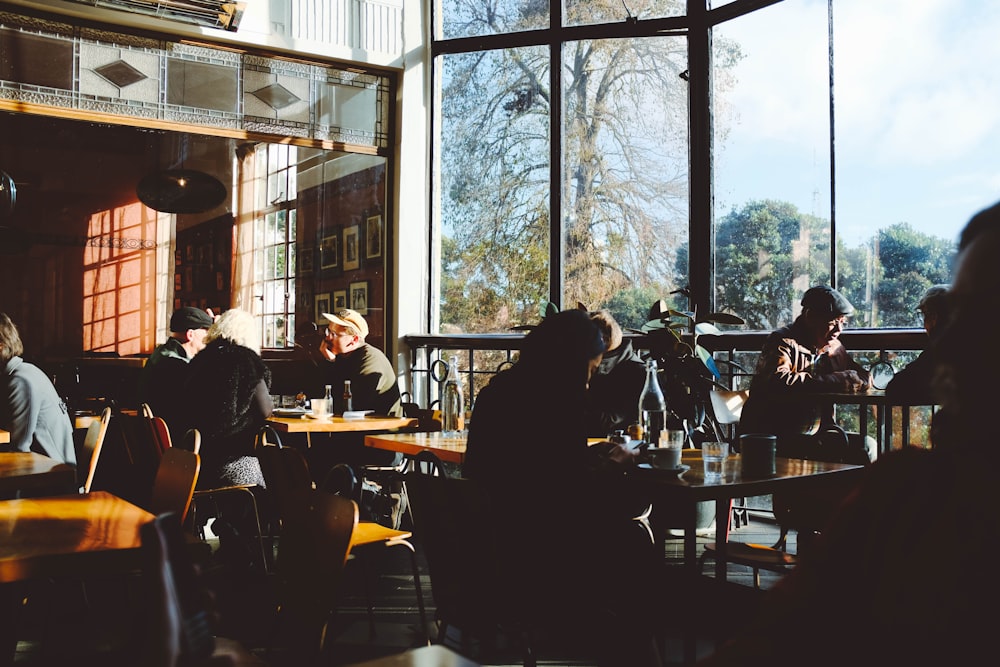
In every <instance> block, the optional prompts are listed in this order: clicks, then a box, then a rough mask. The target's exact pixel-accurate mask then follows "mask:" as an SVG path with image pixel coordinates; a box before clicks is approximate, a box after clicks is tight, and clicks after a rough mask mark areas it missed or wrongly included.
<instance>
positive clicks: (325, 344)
mask: <svg viewBox="0 0 1000 667" xmlns="http://www.w3.org/2000/svg"><path fill="white" fill-rule="evenodd" d="M319 353H320V354H322V355H323V358H324V359H326V360H327V361H333V360H334V359H336V358H337V355H336V354H334V353H333V350H331V349H330V342H329V341H328V340H327V339H326V336H324V337H323V340H321V341H320V342H319Z"/></svg>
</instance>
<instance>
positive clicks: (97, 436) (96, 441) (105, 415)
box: [78, 408, 111, 493]
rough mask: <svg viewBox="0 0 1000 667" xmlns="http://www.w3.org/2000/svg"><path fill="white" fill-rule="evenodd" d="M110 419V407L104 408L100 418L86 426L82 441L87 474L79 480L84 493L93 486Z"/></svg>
mask: <svg viewBox="0 0 1000 667" xmlns="http://www.w3.org/2000/svg"><path fill="white" fill-rule="evenodd" d="M110 421H111V408H104V410H102V411H101V416H100V418H99V419H96V420H94V421H92V422H90V426H88V427H87V437H86V438H84V441H83V452H84V456H85V457H86V460H87V462H88V463H87V467H86V470H87V475H86V477H84V478H83V480H82V481H81V487H82V489H83V492H84V493H90V491H91V489H92V487H93V486H94V478H95V477H96V476H97V462H98V460H99V459H100V457H101V450H102V449H103V448H104V440H105V438H106V437H107V434H108V424H109V423H110ZM82 460H83V459H81V461H82ZM78 470H83V468H82V467H80V468H78Z"/></svg>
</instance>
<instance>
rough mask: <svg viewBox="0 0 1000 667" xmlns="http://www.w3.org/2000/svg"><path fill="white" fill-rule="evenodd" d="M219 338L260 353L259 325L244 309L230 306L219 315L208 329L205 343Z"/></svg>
mask: <svg viewBox="0 0 1000 667" xmlns="http://www.w3.org/2000/svg"><path fill="white" fill-rule="evenodd" d="M220 338H221V339H222V340H228V341H229V342H231V343H235V344H236V345H242V346H243V347H248V348H250V349H251V350H253V351H254V352H256V353H257V354H260V326H259V325H258V324H257V320H256V319H254V316H253V315H251V314H250V313H248V312H247V311H245V310H240V309H239V308H230V309H229V310H227V311H226V312H224V313H222V314H221V315H219V317H217V318H216V320H215V322H213V323H212V326H211V327H209V329H208V335H207V336H205V345H208V344H209V343H211V342H212V341H215V340H218V339H220Z"/></svg>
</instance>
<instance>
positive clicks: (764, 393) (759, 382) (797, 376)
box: [739, 285, 876, 463]
mask: <svg viewBox="0 0 1000 667" xmlns="http://www.w3.org/2000/svg"><path fill="white" fill-rule="evenodd" d="M853 312H854V306H852V305H851V303H850V301H848V300H847V299H846V298H845V297H844V295H842V294H841V293H840V292H838V291H837V290H835V289H833V288H832V287H829V286H827V285H818V286H816V287H811V288H810V289H808V290H806V293H805V295H804V296H803V297H802V313H801V314H800V315H799V316H798V317H797V318H795V321H794V322H792V324H790V325H788V326H785V327H782V328H781V329H778V330H777V331H774V332H772V333H771V334H770V335H769V336H768V337H767V340H765V341H764V346H763V348H762V349H761V353H760V357H759V358H758V361H757V367H756V369H755V370H754V376H753V380H752V381H751V384H750V396H749V398H748V399H747V403H746V405H745V406H744V407H743V414H742V416H741V417H740V425H739V430H740V432H741V433H773V434H775V435H777V436H778V455H779V456H788V457H793V458H828V459H833V460H838V459H839V460H844V461H846V462H850V463H867V462H868V461H870V460H874V457H875V455H876V452H875V449H876V447H875V443H874V442H873V441H870V439H869V438H866V437H863V436H861V434H857V433H852V434H847V437H848V444H847V450H846V451H844V449H843V446H842V444H843V443H842V439H843V435H842V430H840V429H839V427H837V426H836V423H835V421H834V416H833V404H832V403H828V404H820V403H817V402H814V401H808V400H790V399H794V398H795V397H796V396H799V395H801V394H805V393H816V392H863V391H867V390H868V388H869V386H870V383H871V380H870V376H869V374H868V371H867V370H865V369H864V368H862V367H861V366H860V365H859V364H858V363H857V362H856V361H854V359H852V358H851V356H850V355H849V354H848V353H847V349H846V348H845V347H844V345H843V343H841V342H840V340H839V336H840V332H841V331H843V329H844V327H845V326H846V325H847V318H848V316H849V315H851V314H852V313H853ZM837 430H840V434H837V433H836V431H837ZM831 433H832V434H833V435H839V436H840V440H841V443H840V445H841V446H840V447H835V449H834V450H833V451H831V450H830V449H829V444H827V443H824V442H821V439H823V438H824V437H827V436H829V435H831ZM828 440H829V438H828ZM824 444H826V445H827V446H826V447H825V448H824V446H823V445H824Z"/></svg>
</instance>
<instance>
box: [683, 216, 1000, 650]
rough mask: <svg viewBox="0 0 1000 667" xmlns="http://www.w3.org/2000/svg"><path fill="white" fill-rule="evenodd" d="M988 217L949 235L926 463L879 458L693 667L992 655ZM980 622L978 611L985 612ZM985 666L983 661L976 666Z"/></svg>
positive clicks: (992, 334) (896, 454) (999, 311)
mask: <svg viewBox="0 0 1000 667" xmlns="http://www.w3.org/2000/svg"><path fill="white" fill-rule="evenodd" d="M998 256H1000V204H996V205H994V206H993V207H991V208H988V209H986V210H984V211H981V212H979V213H977V214H976V215H975V216H973V218H972V219H971V220H970V221H969V223H968V225H966V227H965V229H964V230H963V231H962V234H961V236H960V240H959V254H958V259H957V262H956V269H955V276H954V280H953V282H952V284H951V287H950V289H949V300H950V301H951V306H952V311H951V317H950V320H949V322H948V323H947V325H946V326H945V330H944V331H942V333H941V335H940V336H939V337H937V338H936V340H935V341H934V343H932V348H933V349H934V350H935V354H937V355H939V356H938V372H937V373H936V374H935V376H934V380H933V381H932V391H933V398H934V400H935V402H936V403H937V404H939V405H940V406H941V409H940V410H939V411H938V412H937V413H936V414H935V416H934V424H933V426H934V428H933V436H932V437H933V449H929V450H928V449H924V448H919V447H909V448H906V449H903V450H898V451H892V452H888V453H886V454H884V455H883V456H880V457H879V460H878V461H877V462H876V463H874V464H873V465H872V466H870V467H869V468H868V469H867V470H866V473H865V478H864V479H863V480H862V481H861V484H860V486H859V488H858V489H857V490H856V491H855V493H853V494H852V495H851V496H850V497H849V499H848V500H847V502H846V503H845V505H843V506H842V507H841V508H840V510H839V511H838V512H837V514H836V515H835V516H834V518H833V520H832V521H831V522H830V523H829V524H828V525H827V527H826V528H825V529H824V530H823V531H822V533H821V534H820V536H819V537H818V538H817V540H816V541H815V544H814V545H813V548H812V550H811V551H810V552H808V553H802V554H800V557H799V563H798V565H797V566H796V567H795V569H793V570H792V571H791V572H790V573H788V574H787V575H786V576H785V577H783V578H782V579H781V581H779V582H778V583H777V584H776V586H775V587H774V588H773V589H771V590H770V591H768V592H767V593H766V594H765V596H764V598H763V600H762V601H761V607H760V609H759V611H758V613H756V614H754V615H753V616H752V617H749V618H746V619H744V620H745V621H746V622H741V623H740V624H739V632H738V633H737V636H736V637H734V638H733V639H731V640H730V641H729V642H727V643H726V644H725V645H724V646H722V647H721V648H719V649H718V650H717V651H716V652H714V653H713V654H712V655H711V656H709V657H707V658H705V659H704V660H703V661H702V662H701V663H699V667H736V666H742V665H747V666H751V665H768V666H769V667H784V666H786V665H787V666H789V667H791V666H792V665H815V666H817V667H827V666H829V667H833V666H835V665H836V666H840V665H847V664H850V665H858V666H859V667H869V666H870V667H876V666H881V665H888V664H892V665H915V666H920V667H923V666H927V667H931V666H934V667H937V666H939V665H973V664H979V663H982V662H984V656H990V655H993V654H995V652H996V638H995V628H996V615H995V614H993V613H990V612H989V611H988V610H989V609H992V608H993V606H994V605H995V604H996V600H997V599H998V598H1000V579H998V578H997V577H994V576H991V574H990V569H991V566H992V565H993V559H994V558H995V557H996V554H997V553H998V548H1000V514H998V513H997V511H996V474H997V470H998V467H1000V447H997V443H996V442H994V434H993V431H992V429H991V428H990V425H991V424H992V419H991V417H992V415H993V414H994V412H995V411H996V405H997V390H996V389H994V388H992V386H991V384H990V383H988V382H987V383H986V384H984V378H995V377H997V374H998V373H1000V357H998V356H997V355H992V354H975V353H974V352H975V351H978V350H989V349H992V347H993V346H994V345H995V339H996V331H997V328H998V326H1000V291H998V290H997V289H996V286H997V284H998V283H1000V262H997V257H998ZM984 610H987V611H985V612H984ZM987 660H988V659H987Z"/></svg>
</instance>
